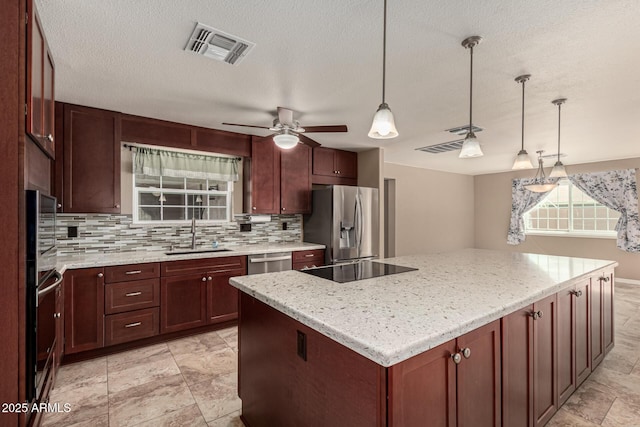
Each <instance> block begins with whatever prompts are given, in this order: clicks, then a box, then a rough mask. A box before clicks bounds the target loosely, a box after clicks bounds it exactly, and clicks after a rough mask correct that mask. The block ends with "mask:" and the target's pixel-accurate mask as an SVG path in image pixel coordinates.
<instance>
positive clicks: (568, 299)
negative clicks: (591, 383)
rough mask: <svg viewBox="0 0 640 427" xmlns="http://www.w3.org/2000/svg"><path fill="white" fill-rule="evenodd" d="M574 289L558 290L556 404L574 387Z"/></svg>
mask: <svg viewBox="0 0 640 427" xmlns="http://www.w3.org/2000/svg"><path fill="white" fill-rule="evenodd" d="M576 292H577V291H576V290H575V288H573V287H572V288H569V289H564V290H562V291H560V292H558V313H557V315H558V404H559V405H562V404H563V403H564V402H566V400H567V399H568V398H569V396H571V394H572V393H573V392H574V391H575V389H576V369H575V363H576V336H575V334H576V332H577V331H576V325H575V322H576V301H575V299H576V297H575V295H576Z"/></svg>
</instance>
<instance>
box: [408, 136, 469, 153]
mask: <svg viewBox="0 0 640 427" xmlns="http://www.w3.org/2000/svg"><path fill="white" fill-rule="evenodd" d="M463 142H464V139H458V140H456V141H449V142H443V143H441V144H435V145H428V146H426V147H421V148H416V150H418V151H424V152H425V153H431V154H439V153H446V152H447V151H455V150H459V149H460V148H461V147H462V143H463Z"/></svg>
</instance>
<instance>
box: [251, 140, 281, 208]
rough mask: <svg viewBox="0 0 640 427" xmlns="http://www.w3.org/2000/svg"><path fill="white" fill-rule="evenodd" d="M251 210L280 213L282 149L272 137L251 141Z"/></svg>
mask: <svg viewBox="0 0 640 427" xmlns="http://www.w3.org/2000/svg"><path fill="white" fill-rule="evenodd" d="M251 212H252V213H261V214H278V213H280V151H279V150H277V149H276V145H275V143H274V142H273V140H272V138H258V137H253V139H252V141H251Z"/></svg>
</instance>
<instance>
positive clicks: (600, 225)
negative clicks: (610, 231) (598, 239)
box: [596, 219, 607, 231]
mask: <svg viewBox="0 0 640 427" xmlns="http://www.w3.org/2000/svg"><path fill="white" fill-rule="evenodd" d="M596 230H598V231H606V230H607V220H606V219H596Z"/></svg>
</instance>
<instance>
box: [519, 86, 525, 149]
mask: <svg viewBox="0 0 640 427" xmlns="http://www.w3.org/2000/svg"><path fill="white" fill-rule="evenodd" d="M525 82H526V80H522V126H521V129H522V145H521V147H520V151H524V83H525Z"/></svg>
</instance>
